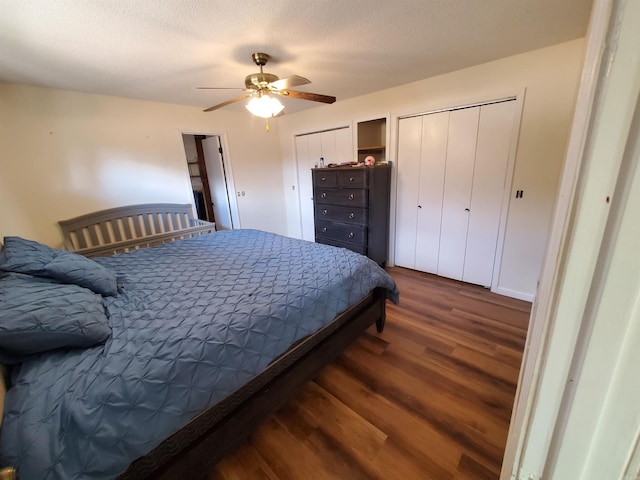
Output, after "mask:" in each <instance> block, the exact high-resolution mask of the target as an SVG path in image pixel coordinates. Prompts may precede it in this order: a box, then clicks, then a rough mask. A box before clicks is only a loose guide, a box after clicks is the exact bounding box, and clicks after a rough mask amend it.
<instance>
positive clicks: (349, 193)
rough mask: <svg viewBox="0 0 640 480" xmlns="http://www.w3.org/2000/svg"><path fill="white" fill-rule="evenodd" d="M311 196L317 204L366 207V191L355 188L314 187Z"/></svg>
mask: <svg viewBox="0 0 640 480" xmlns="http://www.w3.org/2000/svg"><path fill="white" fill-rule="evenodd" d="M313 196H314V199H315V202H316V203H318V204H326V203H328V204H331V205H348V206H356V207H366V206H367V203H368V197H369V195H368V191H367V190H362V189H360V190H358V189H355V188H321V187H319V188H316V189H314V192H313Z"/></svg>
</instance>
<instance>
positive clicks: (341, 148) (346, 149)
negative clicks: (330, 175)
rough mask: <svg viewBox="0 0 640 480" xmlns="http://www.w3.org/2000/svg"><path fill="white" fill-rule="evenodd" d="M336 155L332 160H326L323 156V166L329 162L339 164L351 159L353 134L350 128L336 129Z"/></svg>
mask: <svg viewBox="0 0 640 480" xmlns="http://www.w3.org/2000/svg"><path fill="white" fill-rule="evenodd" d="M335 135H336V155H335V158H334V159H333V161H332V162H327V161H326V160H327V159H326V158H325V164H324V165H325V167H326V166H327V165H329V163H337V164H341V163H343V162H350V161H351V160H352V159H353V136H352V134H351V128H341V129H339V130H336V132H335Z"/></svg>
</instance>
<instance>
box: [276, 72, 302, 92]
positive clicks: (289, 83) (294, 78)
mask: <svg viewBox="0 0 640 480" xmlns="http://www.w3.org/2000/svg"><path fill="white" fill-rule="evenodd" d="M308 83H311V80H309V79H308V78H304V77H300V76H298V75H291V76H290V77H286V78H281V79H280V80H276V81H275V82H271V83H270V84H269V87H272V88H275V89H276V90H282V89H283V88H289V87H299V86H300V85H306V84H308Z"/></svg>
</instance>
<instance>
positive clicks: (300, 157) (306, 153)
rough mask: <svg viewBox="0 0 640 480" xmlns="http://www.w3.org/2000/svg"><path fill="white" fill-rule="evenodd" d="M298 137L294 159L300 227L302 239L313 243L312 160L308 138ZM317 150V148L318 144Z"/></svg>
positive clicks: (307, 136) (296, 138)
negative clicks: (296, 167) (296, 166)
mask: <svg viewBox="0 0 640 480" xmlns="http://www.w3.org/2000/svg"><path fill="white" fill-rule="evenodd" d="M310 136H311V135H300V136H297V137H295V140H296V159H297V161H298V195H299V197H300V227H301V229H302V232H301V233H302V238H303V239H304V240H309V241H311V242H313V241H314V240H315V230H314V226H313V187H312V182H311V169H312V168H313V166H314V160H313V159H312V157H311V152H310V150H309V137H310ZM317 143H318V148H319V146H320V145H319V142H317Z"/></svg>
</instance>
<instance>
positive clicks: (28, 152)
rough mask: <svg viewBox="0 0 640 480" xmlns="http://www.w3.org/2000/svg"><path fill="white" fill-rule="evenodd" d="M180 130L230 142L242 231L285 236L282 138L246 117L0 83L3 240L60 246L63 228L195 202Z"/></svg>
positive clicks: (0, 229) (0, 217)
mask: <svg viewBox="0 0 640 480" xmlns="http://www.w3.org/2000/svg"><path fill="white" fill-rule="evenodd" d="M182 132H185V133H208V134H218V135H221V136H222V137H223V138H224V139H226V141H227V147H228V151H227V152H225V154H226V155H227V158H228V159H229V160H230V161H231V165H232V175H233V179H234V182H235V187H236V190H238V191H245V192H246V195H245V196H244V197H235V198H236V200H237V202H238V210H239V214H240V223H241V226H242V227H245V228H260V229H264V230H270V231H273V232H276V233H286V231H287V227H286V222H285V218H284V214H283V213H282V210H283V209H282V205H283V186H282V173H281V164H280V156H279V144H278V140H277V135H275V134H274V133H275V132H273V133H271V134H266V133H265V131H264V123H263V122H253V121H247V114H246V113H235V112H226V111H224V112H223V111H221V112H214V113H202V112H201V110H200V109H198V108H194V107H185V106H179V105H172V104H163V103H154V102H146V101H140V100H132V99H126V98H117V97H108V96H103V95H92V94H84V93H78V92H69V91H62V90H53V89H46V88H38V87H29V86H23V85H15V84H3V83H0V162H1V166H0V172H1V173H0V236H5V235H19V236H24V237H27V238H31V239H35V240H38V241H41V242H44V243H47V244H50V245H53V246H59V245H60V244H61V235H60V231H59V229H58V226H57V222H58V220H62V219H67V218H70V217H74V216H76V215H80V214H84V213H88V212H91V211H95V210H99V209H104V208H110V207H115V206H121V205H130V204H137V203H151V202H179V203H189V202H192V193H191V186H190V182H189V176H188V172H187V166H186V160H185V153H184V147H183V145H182V138H181V133H182Z"/></svg>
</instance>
